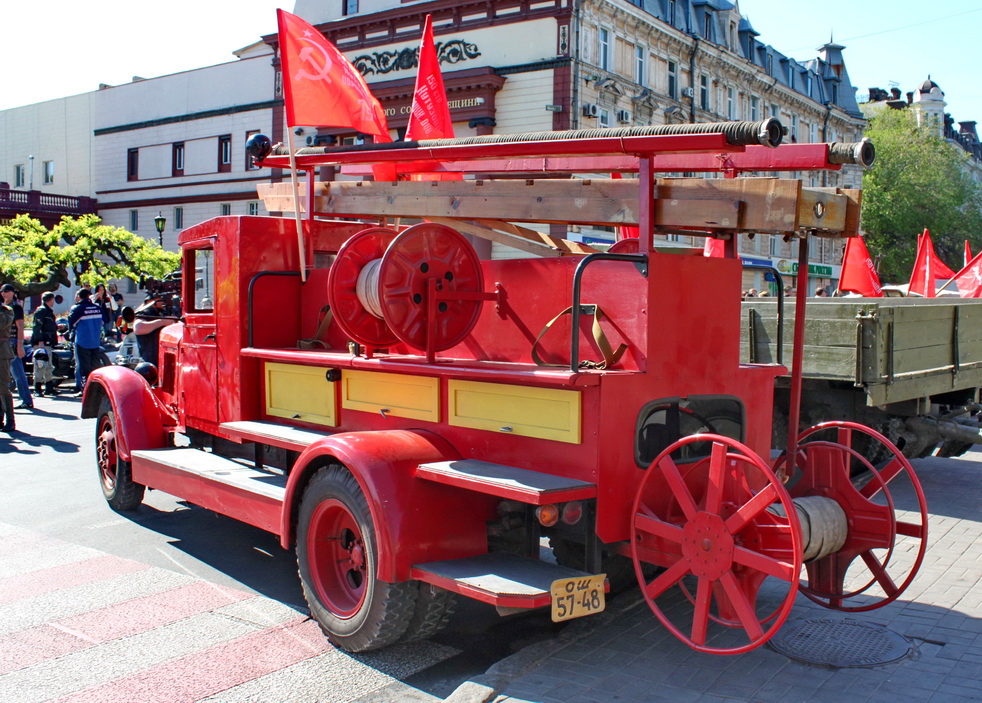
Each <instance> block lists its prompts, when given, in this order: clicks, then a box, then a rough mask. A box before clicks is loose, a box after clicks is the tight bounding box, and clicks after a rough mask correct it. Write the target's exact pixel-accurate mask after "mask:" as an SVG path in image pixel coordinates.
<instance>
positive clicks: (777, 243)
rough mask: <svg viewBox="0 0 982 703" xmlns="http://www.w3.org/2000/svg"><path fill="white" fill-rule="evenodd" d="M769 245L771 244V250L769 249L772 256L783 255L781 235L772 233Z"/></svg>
mask: <svg viewBox="0 0 982 703" xmlns="http://www.w3.org/2000/svg"><path fill="white" fill-rule="evenodd" d="M768 246H769V250H768V251H769V252H770V255H771V256H780V255H781V235H779V234H772V235H770V242H769V244H768Z"/></svg>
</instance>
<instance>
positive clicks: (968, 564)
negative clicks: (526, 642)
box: [447, 451, 982, 703]
mask: <svg viewBox="0 0 982 703" xmlns="http://www.w3.org/2000/svg"><path fill="white" fill-rule="evenodd" d="M914 468H915V470H916V471H917V473H918V476H919V477H920V479H921V482H922V484H923V486H924V491H925V493H926V495H927V501H928V510H929V513H930V519H929V536H928V540H929V541H928V548H927V553H926V555H925V559H924V563H923V565H922V567H921V569H920V572H919V574H918V576H917V577H916V578H915V579H914V581H913V583H912V584H911V586H910V588H909V589H908V590H907V591H906V592H905V593H904V594H903V595H902V596H901V597H900V598H899V599H898V600H897V601H895V602H894V603H891V604H889V605H887V606H885V607H883V608H880V609H877V610H873V611H870V612H865V613H842V612H836V611H831V610H826V609H824V608H821V607H819V606H817V605H815V604H814V603H812V602H811V601H809V600H807V599H806V598H805V597H804V596H802V595H800V594H799V596H798V597H797V601H796V602H795V606H794V608H793V609H792V611H791V616H790V618H789V620H788V623H786V624H785V627H787V626H788V625H789V624H791V623H792V622H794V621H795V620H798V619H806V618H807V619H816V618H836V619H842V620H851V621H853V622H862V623H877V624H880V625H883V626H886V627H887V628H889V629H890V630H891V631H893V632H896V633H899V634H901V635H904V636H905V637H906V638H908V639H909V641H910V642H911V644H912V645H913V648H914V650H913V655H912V656H911V657H909V658H907V659H904V660H902V661H900V662H898V663H895V664H891V665H885V666H879V667H875V668H843V669H831V668H823V667H817V666H811V665H806V664H801V663H798V662H796V661H793V660H791V659H790V658H788V657H786V656H784V655H782V654H779V653H778V652H776V651H774V650H772V649H770V648H768V647H761V648H758V649H756V650H754V651H752V652H749V653H746V654H742V655H736V656H725V657H724V656H719V655H710V654H701V653H698V652H695V651H692V650H690V649H689V648H688V647H687V646H686V645H685V644H683V643H681V642H679V641H678V640H676V639H675V638H674V637H673V636H672V635H671V634H670V633H669V632H668V631H667V630H666V629H665V628H664V627H663V626H662V625H661V624H660V623H659V622H658V620H657V619H656V618H655V617H654V615H653V614H652V613H651V612H650V611H649V609H648V607H647V605H646V604H645V602H644V600H643V599H642V597H641V595H640V592H639V590H638V589H637V588H634V589H631V590H630V591H628V592H626V593H622V594H620V595H618V596H616V597H615V598H613V599H612V600H611V603H610V608H609V610H608V612H606V613H603V614H601V615H600V616H597V617H598V620H596V621H594V622H593V623H589V622H587V620H583V621H580V622H575V623H572V624H570V625H569V626H568V627H567V628H566V629H565V630H564V631H563V632H562V633H561V634H560V635H559V637H557V638H556V639H554V640H552V641H548V642H544V643H542V644H540V645H535V646H533V647H530V648H527V649H525V650H523V651H522V652H520V653H518V654H516V655H514V656H512V657H510V658H509V659H506V660H504V661H502V662H500V663H499V664H498V665H496V666H495V667H492V669H491V670H489V671H488V672H487V673H486V674H485V675H484V676H483V677H479V678H478V679H475V680H473V681H471V682H468V683H466V684H464V685H463V686H461V687H459V688H458V689H457V691H456V692H455V693H454V694H453V695H451V696H450V697H449V698H447V701H450V702H452V703H465V702H468V703H474V702H476V701H482V702H483V701H495V702H496V703H523V702H526V701H527V702H531V703H615V702H616V703H645V702H649V701H652V702H654V701H699V702H707V703H708V702H709V701H716V702H723V701H726V702H733V701H755V702H760V703H791V702H792V701H802V702H806V701H807V702H809V703H812V702H822V701H827V702H828V703H841V702H843V701H849V702H850V703H853V702H854V701H855V702H859V701H868V702H870V703H878V702H881V701H882V702H884V703H886V702H889V703H895V702H896V701H919V702H920V701H929V702H931V703H934V702H938V703H942V702H944V703H951V702H952V701H972V700H982V618H980V616H982V588H980V586H979V580H980V577H982V546H980V545H982V510H980V502H982V501H980V498H982V453H980V452H977V451H973V452H969V453H968V454H967V455H965V456H964V457H961V458H958V459H937V458H933V457H932V458H928V459H922V460H918V461H915V462H914ZM897 504H898V506H899V507H903V508H905V509H909V507H910V504H911V502H910V499H909V496H900V495H898V496H897ZM898 552H902V550H898ZM911 557H912V554H911V553H910V552H907V553H899V554H897V555H896V557H895V558H897V559H901V560H902V559H908V560H910V559H911ZM679 601H682V598H681V597H680V598H679Z"/></svg>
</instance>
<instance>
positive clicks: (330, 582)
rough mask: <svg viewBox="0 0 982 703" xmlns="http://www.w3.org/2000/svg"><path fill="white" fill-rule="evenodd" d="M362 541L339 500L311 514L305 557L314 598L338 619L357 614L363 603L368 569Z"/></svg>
mask: <svg viewBox="0 0 982 703" xmlns="http://www.w3.org/2000/svg"><path fill="white" fill-rule="evenodd" d="M365 551H366V550H365V540H364V537H363V536H362V533H361V528H359V527H358V522H357V521H356V520H355V518H354V516H353V515H352V514H351V511H350V510H348V508H347V506H345V505H344V503H342V502H341V501H339V500H334V499H331V500H325V501H324V502H323V503H320V504H319V505H318V506H317V508H316V509H315V510H314V513H313V515H312V516H311V519H310V529H309V531H308V532H307V554H308V558H309V559H310V573H311V575H312V576H313V581H314V583H313V584H312V585H313V587H314V589H315V590H316V591H317V597H318V598H319V599H320V600H321V602H322V603H324V604H325V605H327V606H328V607H329V608H330V610H331V611H332V612H333V613H334V614H335V615H337V616H338V617H342V618H347V617H351V616H352V615H354V614H355V613H356V612H358V609H359V607H360V606H361V604H362V603H363V602H364V600H365V593H366V585H367V578H368V567H367V561H366V554H365Z"/></svg>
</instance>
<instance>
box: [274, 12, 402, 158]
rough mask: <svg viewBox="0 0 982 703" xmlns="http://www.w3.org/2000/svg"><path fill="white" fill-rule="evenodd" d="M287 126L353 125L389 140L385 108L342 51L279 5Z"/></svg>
mask: <svg viewBox="0 0 982 703" xmlns="http://www.w3.org/2000/svg"><path fill="white" fill-rule="evenodd" d="M276 16H277V20H278V23H279V32H280V62H281V64H282V68H283V99H284V103H285V105H286V121H287V122H288V125H287V126H289V127H293V126H296V125H305V126H310V127H350V128H351V129H353V130H356V131H358V132H361V133H362V134H371V135H374V136H375V138H376V141H379V142H391V141H392V138H391V137H390V136H389V126H388V123H387V122H386V120H385V112H384V111H383V110H382V106H381V105H379V102H378V100H376V99H375V96H373V95H372V93H371V91H370V90H369V89H368V86H367V85H366V84H365V79H364V78H362V77H361V74H360V73H358V69H356V68H355V67H354V66H353V65H352V64H351V62H350V61H348V59H347V58H345V56H344V54H342V53H341V52H340V51H338V49H337V47H335V46H334V45H333V44H332V43H331V42H329V41H328V40H327V39H325V38H324V35H323V34H321V33H320V32H318V31H317V30H316V29H315V28H314V27H312V26H311V25H310V24H308V23H307V22H305V21H304V20H302V19H300V18H299V17H297V16H296V15H291V14H290V13H289V12H284V11H283V10H277V11H276Z"/></svg>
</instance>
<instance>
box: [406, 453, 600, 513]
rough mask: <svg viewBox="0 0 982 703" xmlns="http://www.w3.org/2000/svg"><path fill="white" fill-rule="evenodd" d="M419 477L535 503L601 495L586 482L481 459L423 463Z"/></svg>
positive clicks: (417, 471)
mask: <svg viewBox="0 0 982 703" xmlns="http://www.w3.org/2000/svg"><path fill="white" fill-rule="evenodd" d="M416 476H417V477H418V478H424V479H428V480H430V481H435V482H436V483H443V484H447V485H450V486H459V487H461V488H467V489H469V490H472V491H478V492H479V493H486V494H488V495H493V496H498V497H500V498H508V499H511V500H518V501H521V502H523V503H529V504H531V505H546V504H549V503H563V502H566V501H571V500H587V499H590V498H596V497H597V487H596V485H594V484H592V483H587V482H586V481H580V480H577V479H575V478H566V477H564V476H553V475H552V474H546V473H541V472H539V471H530V470H528V469H520V468H517V467H515V466H505V465H503V464H492V463H491V462H487V461H478V460H477V459H460V460H457V461H439V462H433V463H430V464H420V465H419V466H418V467H417V469H416Z"/></svg>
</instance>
